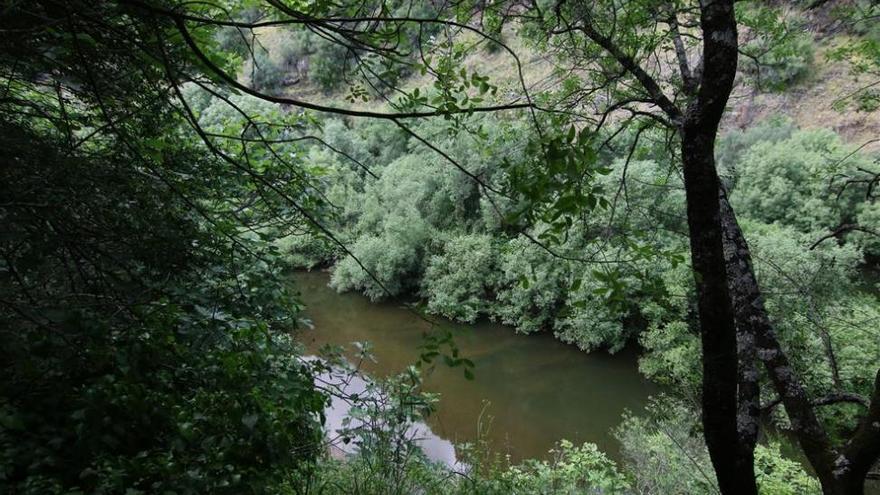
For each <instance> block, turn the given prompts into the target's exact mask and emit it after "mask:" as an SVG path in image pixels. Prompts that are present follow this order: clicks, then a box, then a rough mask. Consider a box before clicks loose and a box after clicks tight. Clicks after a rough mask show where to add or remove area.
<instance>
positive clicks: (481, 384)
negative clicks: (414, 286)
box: [294, 272, 657, 462]
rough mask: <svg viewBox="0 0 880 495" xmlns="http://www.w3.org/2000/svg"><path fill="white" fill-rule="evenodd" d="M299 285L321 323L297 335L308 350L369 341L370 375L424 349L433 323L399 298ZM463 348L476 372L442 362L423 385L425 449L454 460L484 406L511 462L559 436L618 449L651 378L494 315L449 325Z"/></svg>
mask: <svg viewBox="0 0 880 495" xmlns="http://www.w3.org/2000/svg"><path fill="white" fill-rule="evenodd" d="M294 278H295V282H296V287H297V289H298V290H299V292H300V295H301V298H302V300H303V302H304V303H305V304H306V305H307V309H306V315H307V316H308V317H309V318H310V319H311V320H312V321H313V323H314V326H315V328H314V329H313V330H306V331H304V333H303V334H302V335H301V340H303V341H304V342H305V343H306V345H307V347H308V349H310V350H312V351H314V350H316V349H318V348H319V347H321V346H322V345H324V344H341V345H348V344H350V343H351V342H353V341H370V342H372V344H373V354H374V355H375V357H376V359H377V360H378V363H369V364H367V366H366V367H365V368H366V370H367V372H368V373H370V374H372V375H374V376H382V375H388V374H392V373H396V372H399V371H401V370H402V369H404V368H405V367H406V366H407V365H409V364H412V363H413V362H414V361H415V360H416V359H417V357H418V347H419V345H420V344H421V343H422V342H423V341H422V334H423V332H425V331H426V330H429V329H430V325H429V324H428V323H426V322H425V321H424V320H422V319H420V318H419V317H418V316H417V315H416V314H414V313H413V312H412V311H410V310H408V309H406V308H404V307H403V306H402V305H401V304H399V303H390V302H389V303H379V304H376V303H371V302H370V301H369V300H368V299H366V298H365V297H363V296H360V295H358V294H337V293H336V292H335V291H333V290H332V289H330V288H329V287H327V282H328V280H329V276H328V275H327V274H326V273H321V272H301V273H297V274H296V275H295V276H294ZM447 325H448V328H450V329H451V330H452V331H453V333H454V336H455V342H456V344H457V345H458V347H459V349H460V351H461V353H462V355H463V356H464V357H467V358H469V359H471V360H472V361H473V362H474V363H475V369H474V372H475V375H476V378H475V379H474V380H473V381H469V380H466V379H465V378H464V376H463V373H462V370H461V369H460V368H448V367H446V366H445V365H443V364H438V365H437V367H436V369H435V370H434V372H433V373H432V374H430V375H429V376H428V377H427V378H426V380H425V388H426V389H427V390H428V391H431V392H437V393H439V394H440V395H441V399H440V404H439V407H438V410H437V412H436V413H435V414H434V415H432V416H431V418H430V419H429V421H428V425H429V426H430V428H431V430H432V431H433V433H434V434H435V435H436V437H437V438H432V439H430V442H429V445H428V449H426V450H434V451H435V452H433V453H432V452H429V454H430V455H431V456H432V457H434V458H436V459H437V460H444V461H447V462H449V457H450V456H454V453H451V452H449V450H450V449H451V446H452V444H455V443H460V442H469V441H473V440H474V438H475V436H476V432H477V425H478V421H479V418H480V415H481V412H483V411H485V412H484V413H483V418H484V423H485V421H486V420H487V419H489V418H491V425H490V427H489V429H488V434H487V436H486V437H487V439H488V440H489V441H490V442H491V444H492V446H493V447H494V449H496V450H497V451H498V452H501V453H504V454H509V455H510V456H511V458H512V460H513V461H517V460H520V459H523V458H527V457H546V456H547V451H548V450H549V449H550V448H552V447H553V445H554V443H556V442H557V441H558V440H560V439H563V438H565V439H569V440H571V441H573V442H576V443H579V442H593V443H596V444H597V445H598V446H599V447H600V448H601V449H603V450H605V451H606V452H608V453H609V454H611V455H612V456H616V454H617V450H618V445H617V442H616V441H615V440H614V438H613V437H612V436H611V434H610V429H612V428H613V427H615V426H616V425H617V424H619V423H620V420H621V415H622V414H623V412H624V411H625V410H627V409H629V410H631V411H635V412H640V411H641V410H642V408H643V407H644V404H645V402H646V400H647V398H648V396H649V395H651V394H652V393H656V392H657V389H656V387H655V386H653V385H652V384H650V383H649V382H648V381H647V380H645V379H644V378H643V377H642V376H641V375H640V374H639V373H638V370H637V366H636V355H635V354H634V352H626V351H624V352H620V353H617V354H615V355H613V356H610V355H608V354H605V353H598V352H597V353H593V354H589V355H588V354H585V353H583V352H581V351H579V350H578V349H576V348H575V347H573V346H569V345H565V344H563V343H561V342H559V341H557V340H555V339H554V338H553V337H552V336H550V335H528V336H525V335H519V334H516V333H515V332H514V331H513V330H512V329H511V328H508V327H505V326H502V325H497V324H493V323H489V322H482V323H477V324H474V325H457V324H451V323H448V324H447Z"/></svg>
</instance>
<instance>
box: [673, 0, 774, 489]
mask: <svg viewBox="0 0 880 495" xmlns="http://www.w3.org/2000/svg"><path fill="white" fill-rule="evenodd" d="M700 9H701V15H700V27H701V28H702V31H703V71H702V75H701V80H700V86H699V89H698V91H697V94H696V95H695V97H694V99H693V100H692V101H691V102H690V104H689V105H688V107H687V110H686V112H685V114H684V116H683V118H682V121H681V127H680V129H681V143H682V144H681V155H682V165H683V172H684V185H685V195H686V198H687V217H688V230H689V233H690V244H691V260H692V261H691V262H692V265H693V269H694V276H695V278H696V286H697V307H698V313H699V318H700V338H701V341H702V347H703V389H702V395H703V397H702V402H703V403H702V406H703V429H704V435H705V438H706V446H707V447H708V449H709V455H710V457H711V459H712V465H713V467H714V468H715V473H716V475H717V477H718V486H719V488H720V489H721V492H722V493H724V494H730V495H733V494H736V495H751V494H757V492H758V490H757V484H756V481H755V474H754V442H753V441H750V437H748V436H747V437H745V438H744V437H742V436H741V435H740V428H739V426H738V421H737V420H738V416H739V414H738V413H739V411H738V393H739V388H738V381H739V367H738V364H737V335H736V325H735V317H734V312H733V304H732V301H731V298H730V291H729V288H728V279H727V270H726V263H725V257H724V245H723V229H722V225H721V215H720V205H719V196H718V192H719V190H720V187H721V184H720V182H719V180H718V174H717V172H716V168H715V137H716V135H717V133H718V124H719V122H720V121H721V117H722V115H723V114H724V110H725V107H726V106H727V100H728V98H729V96H730V92H731V90H732V89H733V82H734V78H735V76H736V67H737V58H738V51H737V32H736V19H735V17H734V10H733V1H732V0H714V1H703V2H700ZM749 393H751V392H749Z"/></svg>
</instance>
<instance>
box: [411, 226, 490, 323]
mask: <svg viewBox="0 0 880 495" xmlns="http://www.w3.org/2000/svg"><path fill="white" fill-rule="evenodd" d="M497 273H498V269H497V266H496V253H495V246H494V242H493V239H492V238H491V237H490V236H487V235H481V234H470V235H461V236H456V237H453V238H452V239H450V240H449V241H447V242H446V243H445V244H444V246H443V252H442V253H440V254H435V255H433V256H431V257H430V258H429V259H428V263H427V268H426V269H425V275H424V277H423V278H422V296H423V297H425V298H426V299H427V301H428V311H429V312H430V313H434V314H438V315H441V316H444V317H446V318H449V319H452V320H456V321H464V322H468V323H473V322H474V321H475V320H476V319H477V317H478V316H480V315H484V314H486V313H487V312H488V309H489V307H490V306H491V304H492V301H491V299H492V294H491V291H492V287H493V286H494V285H495V279H496V277H497Z"/></svg>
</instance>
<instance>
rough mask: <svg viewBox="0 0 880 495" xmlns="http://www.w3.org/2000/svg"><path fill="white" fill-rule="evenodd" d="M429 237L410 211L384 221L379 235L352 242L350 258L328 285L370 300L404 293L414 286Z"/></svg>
mask: <svg viewBox="0 0 880 495" xmlns="http://www.w3.org/2000/svg"><path fill="white" fill-rule="evenodd" d="M429 235H430V228H429V226H428V225H427V224H426V223H425V222H424V220H422V219H421V218H420V217H418V216H417V215H416V214H414V213H413V212H407V213H398V214H394V215H393V216H390V217H387V218H385V219H384V226H383V230H382V232H381V233H380V234H379V235H371V234H370V235H365V236H362V237H360V238H359V239H358V240H357V241H355V243H354V245H352V247H351V252H352V254H353V255H354V258H352V257H351V256H348V257H346V258H344V259H343V260H342V261H340V262H339V263H338V264H337V265H336V267H335V268H334V269H333V275H332V277H331V279H330V286H331V287H333V288H334V289H336V290H338V291H347V290H359V291H361V292H363V293H364V295H366V296H367V297H369V298H370V299H371V300H373V301H378V300H381V299H384V298H386V297H388V296H398V295H402V294H406V293H407V292H409V291H410V290H412V289H414V288H416V287H418V280H419V278H420V276H421V269H422V259H423V256H424V251H425V245H426V243H427V241H428V239H429ZM355 258H356V259H355ZM360 264H363V266H364V267H365V268H366V269H367V270H369V271H370V272H372V275H373V276H375V277H376V280H374V279H373V277H371V276H370V274H369V273H367V272H366V271H364V269H363V268H362V267H361V266H360ZM386 291H387V292H386Z"/></svg>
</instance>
